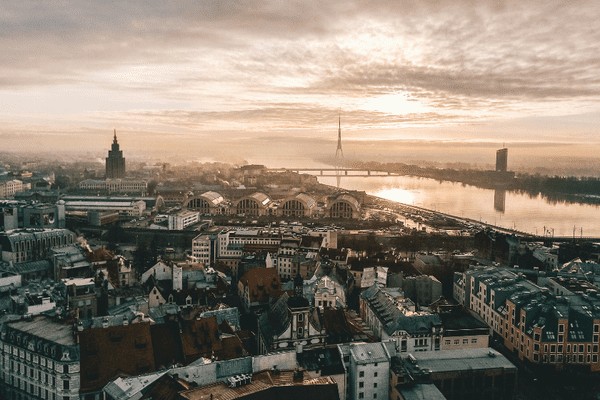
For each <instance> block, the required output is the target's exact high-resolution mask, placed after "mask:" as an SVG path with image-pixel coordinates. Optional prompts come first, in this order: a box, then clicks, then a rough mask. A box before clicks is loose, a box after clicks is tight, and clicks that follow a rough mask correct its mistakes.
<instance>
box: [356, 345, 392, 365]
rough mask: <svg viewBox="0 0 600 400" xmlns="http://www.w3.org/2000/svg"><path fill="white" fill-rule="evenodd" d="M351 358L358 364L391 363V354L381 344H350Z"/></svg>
mask: <svg viewBox="0 0 600 400" xmlns="http://www.w3.org/2000/svg"><path fill="white" fill-rule="evenodd" d="M350 356H351V357H352V359H353V360H354V362H355V363H357V364H372V363H376V362H389V354H388V353H387V351H386V348H385V346H384V345H383V343H381V342H377V343H352V344H350Z"/></svg>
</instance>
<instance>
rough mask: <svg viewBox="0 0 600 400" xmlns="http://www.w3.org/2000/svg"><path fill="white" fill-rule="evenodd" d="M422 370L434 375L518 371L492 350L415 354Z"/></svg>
mask: <svg viewBox="0 0 600 400" xmlns="http://www.w3.org/2000/svg"><path fill="white" fill-rule="evenodd" d="M413 356H414V358H415V359H416V360H417V364H418V365H419V367H420V368H421V369H425V370H429V371H431V372H432V373H436V372H449V371H471V370H482V369H493V368H504V369H516V367H515V366H514V365H513V364H512V363H511V362H510V361H508V359H507V358H506V357H504V356H503V355H502V354H500V353H498V352H497V351H495V350H492V349H490V348H483V349H461V350H447V351H428V352H423V353H414V354H413Z"/></svg>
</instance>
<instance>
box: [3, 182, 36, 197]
mask: <svg viewBox="0 0 600 400" xmlns="http://www.w3.org/2000/svg"><path fill="white" fill-rule="evenodd" d="M27 189H31V184H24V183H23V182H22V181H20V180H18V179H12V180H10V181H3V182H0V198H4V197H12V196H14V195H15V193H18V192H22V191H24V190H27Z"/></svg>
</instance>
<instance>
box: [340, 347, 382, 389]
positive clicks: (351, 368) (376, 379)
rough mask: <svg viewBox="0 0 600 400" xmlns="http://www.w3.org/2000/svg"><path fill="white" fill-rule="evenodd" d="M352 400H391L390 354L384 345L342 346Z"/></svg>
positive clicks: (341, 350)
mask: <svg viewBox="0 0 600 400" xmlns="http://www.w3.org/2000/svg"><path fill="white" fill-rule="evenodd" d="M338 348H339V350H340V352H341V354H342V360H343V361H344V367H345V368H346V376H347V391H348V399H349V400H361V399H374V400H388V399H389V390H390V388H389V386H390V376H389V373H390V372H389V371H390V358H391V356H390V354H389V352H388V350H387V348H386V346H385V345H384V344H383V343H381V342H378V343H350V344H340V345H338Z"/></svg>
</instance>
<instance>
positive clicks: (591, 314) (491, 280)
mask: <svg viewBox="0 0 600 400" xmlns="http://www.w3.org/2000/svg"><path fill="white" fill-rule="evenodd" d="M599 293H600V290H599V288H598V287H597V286H594V285H592V284H590V283H589V282H587V281H581V280H577V279H575V278H572V279H568V278H562V277H554V278H546V279H540V281H539V285H536V284H534V283H532V282H530V281H528V280H527V279H525V277H524V276H523V275H520V274H517V273H515V272H513V271H510V270H507V269H501V268H494V267H473V268H471V269H469V270H467V271H465V272H462V273H455V276H454V297H455V299H456V300H457V301H458V302H460V303H461V304H464V305H465V307H467V308H468V309H470V310H472V311H473V312H475V313H476V314H477V315H479V316H480V317H481V318H482V319H483V320H484V321H485V322H486V323H487V324H488V325H489V326H490V327H491V328H492V330H493V332H494V334H495V335H497V336H498V337H500V338H501V339H502V340H503V342H504V345H505V346H506V347H507V348H508V349H509V350H511V351H514V352H515V353H516V354H518V356H519V358H520V359H526V360H528V361H530V362H532V363H536V364H550V365H553V366H555V367H556V368H562V367H565V366H567V365H583V366H587V367H589V368H590V370H592V371H600V360H599V358H600V353H599V337H600V295H599Z"/></svg>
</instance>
